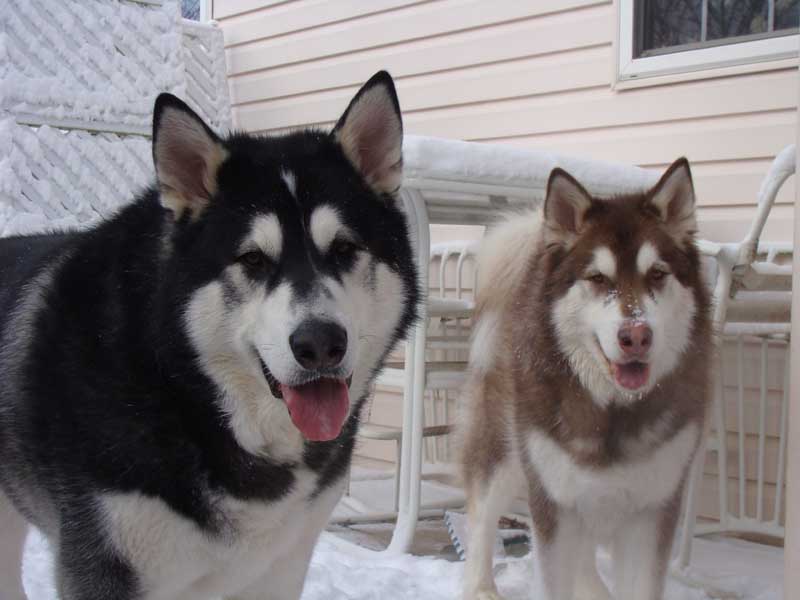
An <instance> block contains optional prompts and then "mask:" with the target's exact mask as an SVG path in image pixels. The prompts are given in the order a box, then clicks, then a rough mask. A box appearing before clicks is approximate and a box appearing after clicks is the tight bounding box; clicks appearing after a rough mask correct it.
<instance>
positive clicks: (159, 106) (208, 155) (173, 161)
mask: <svg viewBox="0 0 800 600" xmlns="http://www.w3.org/2000/svg"><path fill="white" fill-rule="evenodd" d="M226 156H227V152H226V150H225V147H224V145H223V144H222V141H221V140H220V139H219V137H217V135H216V134H215V133H214V132H213V131H211V129H209V128H208V126H207V125H206V124H205V123H204V122H203V120H202V119H201V118H200V117H199V116H197V114H196V113H195V112H194V111H193V110H192V109H191V108H189V107H188V106H187V105H186V103H184V102H183V101H182V100H179V99H178V98H176V97H175V96H173V95H172V94H161V95H159V96H158V98H156V103H155V107H154V108H153V163H154V164H155V168H156V178H157V180H158V187H159V191H160V193H161V203H162V204H163V205H164V206H165V207H166V208H168V209H170V210H171V211H172V212H173V213H175V218H176V219H178V218H180V217H181V215H182V214H183V213H184V211H187V210H188V211H189V214H190V216H191V217H192V218H195V217H197V216H198V215H199V214H200V213H201V212H202V211H203V209H204V208H205V207H206V206H207V205H208V203H209V202H210V201H211V198H212V197H213V196H214V194H215V193H216V191H217V170H218V169H219V166H220V165H221V164H222V162H223V161H224V160H225V157H226Z"/></svg>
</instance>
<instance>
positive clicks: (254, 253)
mask: <svg viewBox="0 0 800 600" xmlns="http://www.w3.org/2000/svg"><path fill="white" fill-rule="evenodd" d="M239 262H240V263H242V264H243V265H244V266H246V267H250V268H251V269H263V268H264V267H266V266H268V265H269V262H270V260H269V258H267V256H266V254H264V253H263V252H259V251H258V250H251V251H250V252H245V253H244V254H242V255H241V256H240V257H239Z"/></svg>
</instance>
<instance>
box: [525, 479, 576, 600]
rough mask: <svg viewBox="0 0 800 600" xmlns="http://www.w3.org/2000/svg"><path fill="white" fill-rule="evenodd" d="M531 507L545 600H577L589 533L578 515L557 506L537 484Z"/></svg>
mask: <svg viewBox="0 0 800 600" xmlns="http://www.w3.org/2000/svg"><path fill="white" fill-rule="evenodd" d="M530 507H531V517H532V518H533V524H534V530H535V533H536V535H535V539H536V552H537V554H538V556H539V571H540V574H541V576H540V580H541V584H542V586H543V588H544V589H543V592H544V600H573V597H574V592H575V579H576V575H577V573H578V571H579V569H580V567H581V559H582V558H583V555H584V554H585V552H583V548H584V544H585V541H586V537H587V535H586V534H587V532H586V531H585V528H584V527H583V524H582V522H581V520H580V517H579V516H578V514H577V512H576V511H575V510H573V509H568V508H564V507H562V506H559V505H558V504H556V503H555V502H554V501H553V500H552V499H551V498H550V497H549V496H548V495H547V493H546V492H545V491H544V490H543V489H542V488H541V486H540V485H538V484H537V482H535V480H534V482H533V484H532V485H531V488H530Z"/></svg>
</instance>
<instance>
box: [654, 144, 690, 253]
mask: <svg viewBox="0 0 800 600" xmlns="http://www.w3.org/2000/svg"><path fill="white" fill-rule="evenodd" d="M647 202H648V203H649V204H650V205H651V206H652V207H654V208H655V209H656V212H657V213H658V215H659V216H660V217H661V220H662V221H663V222H664V225H665V227H666V228H667V231H669V233H670V235H672V237H673V238H675V240H676V241H678V242H679V243H683V242H684V240H685V239H686V237H687V236H691V235H694V233H695V232H696V231H697V219H696V217H695V194H694V184H693V183H692V172H691V170H690V169H689V161H688V160H686V159H685V158H679V159H678V160H676V161H675V162H674V163H672V164H671V165H670V167H669V168H668V169H667V170H666V172H665V173H664V174H663V175H662V176H661V179H660V180H659V181H658V183H657V184H656V185H655V186H653V189H652V190H650V192H648V194H647Z"/></svg>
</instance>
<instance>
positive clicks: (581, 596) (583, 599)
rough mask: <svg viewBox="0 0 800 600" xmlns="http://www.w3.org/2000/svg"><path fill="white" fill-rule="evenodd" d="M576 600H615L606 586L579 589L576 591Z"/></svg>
mask: <svg viewBox="0 0 800 600" xmlns="http://www.w3.org/2000/svg"><path fill="white" fill-rule="evenodd" d="M575 600H614V598H613V597H612V596H611V594H610V593H609V592H608V590H607V589H606V586H604V585H602V584H600V586H592V587H579V588H578V589H577V590H575Z"/></svg>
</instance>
